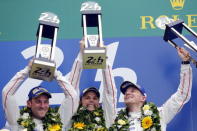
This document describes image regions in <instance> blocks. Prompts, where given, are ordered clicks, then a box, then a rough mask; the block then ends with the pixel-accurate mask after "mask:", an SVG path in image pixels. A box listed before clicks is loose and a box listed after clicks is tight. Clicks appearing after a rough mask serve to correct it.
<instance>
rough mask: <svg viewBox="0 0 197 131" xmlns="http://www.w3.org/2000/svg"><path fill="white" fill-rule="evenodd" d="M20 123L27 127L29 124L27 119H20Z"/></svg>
mask: <svg viewBox="0 0 197 131" xmlns="http://www.w3.org/2000/svg"><path fill="white" fill-rule="evenodd" d="M21 125H22V126H23V127H28V126H29V122H28V121H22V122H21Z"/></svg>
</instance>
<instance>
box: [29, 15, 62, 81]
mask: <svg viewBox="0 0 197 131" xmlns="http://www.w3.org/2000/svg"><path fill="white" fill-rule="evenodd" d="M59 22H60V20H59V18H58V16H57V15H55V14H53V13H51V12H44V13H42V14H41V16H40V18H39V27H38V30H37V45H36V53H35V58H34V60H33V64H32V68H31V70H30V74H29V76H30V77H31V78H35V79H40V80H45V81H52V80H53V78H54V72H55V68H56V64H55V62H54V57H55V48H56V40H57V31H58V28H59ZM42 37H43V38H48V39H50V40H51V45H49V44H41V42H43V41H42V40H41V39H42Z"/></svg>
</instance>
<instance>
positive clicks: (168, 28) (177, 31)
mask: <svg viewBox="0 0 197 131" xmlns="http://www.w3.org/2000/svg"><path fill="white" fill-rule="evenodd" d="M156 25H157V26H158V27H159V28H161V29H164V30H165V33H164V36H163V39H164V41H166V42H168V43H169V44H170V45H172V46H173V47H175V48H176V49H180V47H179V46H178V44H177V43H176V42H175V41H174V40H175V39H177V38H180V39H181V40H182V41H184V43H185V44H184V45H185V46H186V47H187V48H189V49H191V50H192V51H194V52H197V45H196V44H195V42H194V41H189V40H188V39H187V38H186V37H185V36H184V35H183V34H182V32H183V29H186V30H187V31H188V32H189V33H191V34H192V35H193V36H194V37H196V38H197V33H196V32H194V31H193V30H192V29H191V28H190V27H188V26H187V25H186V24H185V23H184V21H183V20H176V21H174V20H172V19H170V18H168V17H160V18H159V19H157V20H156ZM186 56H187V57H189V61H191V62H192V63H193V64H195V66H196V67H197V61H196V60H195V59H194V58H192V57H191V56H188V55H187V54H186Z"/></svg>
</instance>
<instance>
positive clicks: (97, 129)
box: [68, 106, 107, 131]
mask: <svg viewBox="0 0 197 131" xmlns="http://www.w3.org/2000/svg"><path fill="white" fill-rule="evenodd" d="M68 131H107V128H106V126H105V119H104V115H103V109H102V108H101V107H99V108H97V109H95V110H94V111H89V110H87V108H86V107H83V106H80V107H79V108H78V110H77V113H76V114H75V115H74V116H73V117H72V127H71V128H70V129H69V130H68Z"/></svg>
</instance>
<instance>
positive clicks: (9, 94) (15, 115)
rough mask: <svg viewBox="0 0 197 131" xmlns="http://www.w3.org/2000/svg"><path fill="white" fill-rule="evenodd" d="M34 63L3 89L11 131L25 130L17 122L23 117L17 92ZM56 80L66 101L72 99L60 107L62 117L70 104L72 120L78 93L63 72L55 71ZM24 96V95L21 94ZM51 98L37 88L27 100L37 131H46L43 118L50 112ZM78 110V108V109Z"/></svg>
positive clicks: (69, 111)
mask: <svg viewBox="0 0 197 131" xmlns="http://www.w3.org/2000/svg"><path fill="white" fill-rule="evenodd" d="M31 65H32V61H30V62H29V65H28V66H27V67H25V68H24V69H23V70H21V71H19V72H18V73H17V74H16V75H15V76H14V77H13V78H12V79H11V80H10V81H9V82H8V83H7V85H6V86H5V87H4V88H3V91H2V97H3V99H2V100H3V102H2V103H3V109H4V111H5V115H6V119H7V121H8V124H9V128H10V130H11V131H20V130H23V129H24V128H23V127H21V125H19V124H18V123H17V120H18V119H19V118H20V117H21V116H20V108H19V105H18V104H17V101H16V98H15V97H16V96H15V94H16V92H17V90H18V88H19V87H20V85H21V83H22V82H23V81H24V80H25V78H27V77H28V74H29V71H30V69H31ZM54 77H55V79H56V80H57V82H58V84H59V85H60V87H61V88H62V89H63V92H64V94H65V97H66V99H67V100H68V99H70V101H69V103H68V102H64V101H63V102H62V103H63V105H61V106H60V108H59V112H60V116H61V117H62V115H64V114H61V112H63V110H65V109H64V105H65V104H68V105H66V106H69V107H70V110H68V111H67V113H68V114H69V115H70V117H67V119H70V118H71V116H72V115H73V112H74V108H75V105H76V104H75V103H74V102H76V99H77V94H76V91H75V90H74V89H73V87H71V84H70V83H69V82H68V81H66V80H65V79H64V78H63V76H62V74H61V72H59V71H57V70H56V71H55V75H54ZM21 95H23V94H21ZM49 98H51V94H50V93H49V92H48V91H47V90H46V89H44V88H42V87H35V88H33V89H32V90H31V91H30V92H29V100H27V106H28V107H30V108H31V110H32V112H33V113H32V118H33V122H34V123H35V128H34V130H35V131H44V129H43V128H44V127H43V121H42V120H43V118H44V117H45V115H46V113H47V112H48V110H49ZM76 108H77V107H76ZM62 123H63V129H64V128H65V125H67V123H65V121H64V122H63V121H62Z"/></svg>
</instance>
